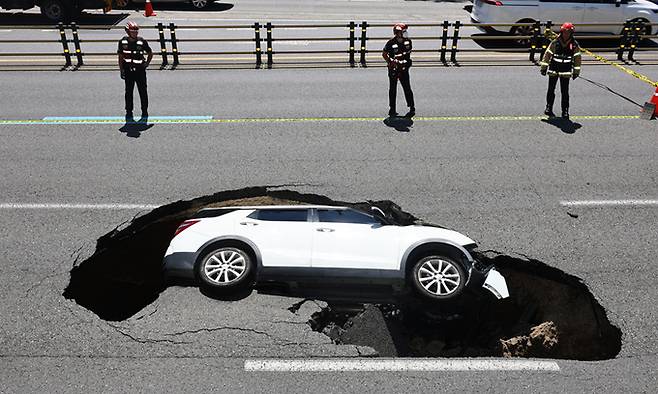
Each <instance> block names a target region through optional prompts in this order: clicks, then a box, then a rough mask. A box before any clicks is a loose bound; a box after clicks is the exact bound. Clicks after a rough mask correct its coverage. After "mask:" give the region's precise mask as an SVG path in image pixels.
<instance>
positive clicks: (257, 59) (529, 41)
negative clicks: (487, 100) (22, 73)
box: [0, 21, 658, 69]
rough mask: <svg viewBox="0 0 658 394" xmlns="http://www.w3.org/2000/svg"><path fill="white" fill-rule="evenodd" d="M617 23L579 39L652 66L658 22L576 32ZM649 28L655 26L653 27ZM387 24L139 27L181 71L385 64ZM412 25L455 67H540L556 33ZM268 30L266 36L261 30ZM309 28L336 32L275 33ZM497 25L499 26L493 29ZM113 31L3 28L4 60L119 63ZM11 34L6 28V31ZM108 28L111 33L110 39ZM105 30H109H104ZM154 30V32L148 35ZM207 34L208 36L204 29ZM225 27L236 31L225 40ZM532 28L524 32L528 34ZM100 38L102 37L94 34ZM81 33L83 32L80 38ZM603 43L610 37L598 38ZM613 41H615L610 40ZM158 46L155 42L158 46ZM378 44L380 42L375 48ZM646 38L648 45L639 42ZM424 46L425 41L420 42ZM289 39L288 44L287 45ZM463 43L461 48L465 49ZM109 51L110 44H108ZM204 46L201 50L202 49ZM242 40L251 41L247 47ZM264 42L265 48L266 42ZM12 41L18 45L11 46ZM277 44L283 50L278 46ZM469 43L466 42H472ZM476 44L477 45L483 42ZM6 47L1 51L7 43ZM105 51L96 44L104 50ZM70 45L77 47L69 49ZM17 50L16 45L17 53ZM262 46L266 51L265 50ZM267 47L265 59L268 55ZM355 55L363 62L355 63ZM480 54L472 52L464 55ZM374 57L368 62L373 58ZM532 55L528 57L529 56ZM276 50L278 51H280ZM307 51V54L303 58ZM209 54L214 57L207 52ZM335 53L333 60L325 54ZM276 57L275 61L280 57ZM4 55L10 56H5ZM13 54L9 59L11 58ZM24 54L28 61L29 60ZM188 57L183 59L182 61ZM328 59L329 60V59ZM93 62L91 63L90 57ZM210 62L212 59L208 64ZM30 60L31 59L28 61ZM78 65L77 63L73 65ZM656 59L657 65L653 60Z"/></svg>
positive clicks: (430, 58) (166, 63)
mask: <svg viewBox="0 0 658 394" xmlns="http://www.w3.org/2000/svg"><path fill="white" fill-rule="evenodd" d="M604 25H605V26H616V27H618V28H619V30H620V34H618V35H583V34H580V35H578V34H577V35H576V38H577V39H578V40H581V41H582V40H587V41H588V43H597V42H606V43H607V44H608V45H604V46H600V47H596V46H594V47H592V46H591V45H590V46H589V49H590V50H592V51H596V52H599V53H601V52H606V53H610V54H613V55H615V54H616V59H617V60H619V61H624V62H628V61H631V62H636V63H639V62H642V63H643V64H644V63H646V64H655V62H657V61H658V59H656V58H653V57H644V58H642V59H636V58H635V55H636V54H637V53H638V52H642V53H643V54H645V55H653V54H655V53H656V52H658V45H656V43H655V42H654V41H650V40H651V39H655V38H658V35H651V34H648V33H650V32H652V31H654V30H655V27H656V26H657V25H658V24H647V23H641V22H633V21H627V22H626V23H624V24H587V25H585V24H582V25H578V26H576V29H577V31H579V30H580V29H579V28H581V27H585V26H598V27H601V26H604ZM649 26H651V27H650V28H649ZM473 27H478V28H482V29H485V30H488V34H470V35H464V34H463V33H462V31H463V29H464V28H473ZM3 28H4V29H10V30H13V29H17V30H25V31H26V32H31V31H36V29H40V30H39V31H40V32H41V33H44V32H50V31H51V29H46V30H45V31H43V26H39V27H37V26H5V27H3ZM383 28H387V29H390V24H381V23H378V24H377V23H368V22H367V21H362V22H358V23H357V22H355V21H350V22H349V23H345V24H279V23H272V22H267V23H265V24H261V23H259V22H255V23H253V24H248V25H246V24H245V25H190V26H177V25H176V24H174V23H169V24H164V23H158V24H157V25H153V26H142V28H141V29H142V30H141V34H142V35H143V36H144V37H145V38H146V39H147V40H149V41H150V42H152V43H153V44H152V46H154V47H155V51H154V54H156V55H158V54H157V48H158V47H159V50H160V53H159V56H158V57H159V59H160V61H159V63H160V68H161V69H176V68H178V67H179V66H180V65H183V64H185V65H187V64H189V65H197V66H199V65H206V66H208V65H229V66H230V65H243V66H245V65H246V66H250V67H256V68H272V67H273V66H274V65H275V60H276V64H277V65H279V64H280V65H291V64H293V65H304V64H305V65H318V64H320V65H322V64H324V65H328V64H334V65H339V66H350V67H357V66H361V67H367V66H369V65H371V64H377V63H379V64H380V65H381V64H383V60H382V59H381V56H379V54H380V53H381V48H382V47H383V43H384V42H386V41H387V40H389V39H390V38H391V35H386V36H384V35H378V32H382V31H383ZM410 28H412V29H415V30H416V31H418V32H420V31H421V29H423V31H426V30H428V29H429V32H430V33H429V34H419V35H416V34H414V35H412V40H413V41H414V43H416V44H415V45H414V46H415V48H414V53H416V55H415V56H418V54H422V55H421V57H422V56H423V55H425V56H424V59H420V60H416V59H415V62H419V61H420V62H421V63H423V62H425V63H431V64H436V65H445V66H454V65H463V64H468V63H473V62H476V63H485V64H486V63H492V62H493V60H492V59H493V58H494V57H496V55H498V56H501V55H504V54H508V56H512V57H513V58H507V59H500V58H498V59H497V60H496V62H505V61H508V62H509V61H513V62H517V63H518V62H523V61H528V62H531V63H534V64H536V63H537V62H538V61H539V59H540V58H541V56H542V55H543V53H544V51H545V50H546V48H547V46H548V43H549V38H548V37H549V35H548V34H547V32H549V31H551V30H555V29H556V26H555V25H553V23H551V21H547V22H543V23H542V22H535V23H517V24H500V23H499V24H476V23H462V22H460V21H456V22H449V21H443V22H442V23H416V24H412V25H410ZM263 29H264V30H265V32H264V34H263V32H262V30H263ZM304 29H325V31H339V34H334V35H332V36H328V37H327V36H312V35H307V36H299V35H293V36H289V35H285V34H279V35H275V32H284V31H286V32H287V31H300V30H304ZM493 29H496V30H493ZM113 30H123V27H121V26H84V27H83V26H78V25H76V24H75V23H71V24H67V25H64V24H62V23H60V24H58V25H57V26H56V27H55V29H53V30H52V31H56V32H58V34H59V38H58V39H54V38H53V39H47V38H41V39H3V38H2V36H1V35H2V34H3V33H0V48H1V49H2V50H1V51H0V65H2V66H5V65H7V64H11V65H13V66H14V67H16V66H26V65H40V64H37V63H38V62H39V60H41V61H43V62H45V63H47V65H53V64H57V65H61V66H62V67H63V68H64V69H79V68H81V67H83V66H85V64H87V65H89V64H90V63H92V64H93V65H98V66H103V65H105V66H107V65H110V66H112V65H116V58H113V56H116V43H117V41H118V39H119V37H118V36H119V35H120V34H119V33H115V32H113ZM183 30H195V31H203V33H204V35H203V36H197V34H198V33H196V34H195V35H188V36H184V35H183V34H180V35H179V34H177V32H180V31H183ZM498 30H504V31H510V30H512V31H517V32H520V33H517V34H511V33H501V32H499V31H498ZM3 31H7V30H3ZM108 31H109V33H110V34H111V35H112V37H111V38H109V37H108V35H109V34H108ZM101 32H105V34H101ZM152 32H153V34H151V33H152ZM206 32H207V33H208V34H207V35H205V33H206ZM227 32H230V33H231V34H237V36H233V37H227V34H226V33H227ZM526 33H527V34H526ZM98 35H101V37H94V36H98ZM81 36H84V37H81ZM601 40H605V41H601ZM469 41H470V42H474V43H475V44H476V45H470V46H469V47H464V43H466V42H469ZM611 41H612V42H613V44H612V45H610V42H611ZM156 42H157V43H158V44H159V45H158V44H155V43H156ZM300 42H303V43H306V44H305V45H307V46H310V48H305V49H295V50H293V49H285V47H286V46H289V45H294V44H298V43H300ZM374 42H380V43H381V45H377V46H376V47H374V48H373V43H374ZM643 42H648V43H649V45H643V46H641V44H642V43H643ZM55 43H57V44H58V45H59V46H60V48H61V49H60V50H57V51H50V52H43V51H42V49H41V48H43V46H44V45H47V46H48V48H49V49H50V47H51V46H52V44H55ZM418 43H424V44H425V45H418ZM226 44H232V45H234V46H235V45H238V46H241V47H240V48H238V49H241V50H236V49H235V48H233V50H216V49H217V47H219V46H221V45H226ZM286 44H288V45H286ZM321 44H325V45H326V44H330V45H333V47H330V48H326V47H322V46H321ZM460 44H461V46H460ZM26 45H33V46H35V45H36V46H39V49H38V50H35V49H30V50H21V48H23V47H24V46H26ZM108 45H109V46H110V48H111V49H106V47H107V46H108ZM199 45H204V47H202V48H199ZM245 45H248V46H249V48H247V47H246V46H245ZM263 45H264V47H263ZM7 46H10V47H11V48H13V51H12V50H9V51H7V50H6V49H7ZM277 46H279V48H276V47H277ZM467 46H468V45H467ZM478 46H479V47H478ZM3 47H4V48H3ZM101 47H102V49H99V48H101ZM71 48H72V50H71ZM17 49H18V50H17ZM263 49H264V50H263ZM263 51H264V52H265V57H263ZM357 53H358V61H357ZM469 53H471V54H475V57H473V56H470V57H469V56H468V55H467V54H469ZM369 54H373V56H372V57H371V58H370V59H368V55H369ZM524 54H527V57H524V56H525V55H524ZM275 55H276V56H275ZM300 55H302V57H300ZM209 56H210V57H209ZM327 56H331V57H327ZM61 57H63V58H64V63H63V64H61V63H58V61H57V59H58V58H61ZM275 58H276V59H275ZM3 59H5V60H4V61H3ZM9 59H12V60H9ZM21 59H31V60H29V62H28V61H27V60H26V61H21ZM183 59H185V62H183ZM327 59H329V60H330V61H327ZM92 60H93V62H92ZM209 60H210V61H212V63H207V61H209ZM30 62H31V63H30ZM74 62H75V64H74ZM651 62H654V63H651Z"/></svg>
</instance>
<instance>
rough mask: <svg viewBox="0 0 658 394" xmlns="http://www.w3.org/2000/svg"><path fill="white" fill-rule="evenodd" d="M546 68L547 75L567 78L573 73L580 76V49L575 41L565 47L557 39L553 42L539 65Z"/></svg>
mask: <svg viewBox="0 0 658 394" xmlns="http://www.w3.org/2000/svg"><path fill="white" fill-rule="evenodd" d="M540 65H541V66H542V68H545V67H548V75H551V76H559V77H562V78H569V77H571V76H572V75H573V73H576V74H580V47H579V46H578V43H577V42H576V41H575V40H571V41H569V42H568V43H567V44H566V45H564V44H562V42H561V41H560V40H559V39H556V40H553V41H552V42H551V44H550V45H549V47H548V48H547V49H546V52H545V53H544V58H543V59H542V62H541V63H540Z"/></svg>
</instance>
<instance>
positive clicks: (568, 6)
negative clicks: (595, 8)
mask: <svg viewBox="0 0 658 394" xmlns="http://www.w3.org/2000/svg"><path fill="white" fill-rule="evenodd" d="M584 12H585V2H584V0H539V19H540V20H541V21H542V22H548V21H551V22H553V25H556V28H557V29H558V30H559V28H560V25H561V24H563V23H564V22H571V23H573V24H579V23H583V14H584ZM577 28H578V27H577ZM554 30H555V29H554Z"/></svg>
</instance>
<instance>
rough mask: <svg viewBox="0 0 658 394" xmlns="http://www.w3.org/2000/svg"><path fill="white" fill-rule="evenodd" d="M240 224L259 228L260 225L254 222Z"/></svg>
mask: <svg viewBox="0 0 658 394" xmlns="http://www.w3.org/2000/svg"><path fill="white" fill-rule="evenodd" d="M240 224H241V225H243V226H258V223H254V222H240Z"/></svg>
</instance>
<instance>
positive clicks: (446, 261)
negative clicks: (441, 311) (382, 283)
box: [409, 255, 467, 300]
mask: <svg viewBox="0 0 658 394" xmlns="http://www.w3.org/2000/svg"><path fill="white" fill-rule="evenodd" d="M409 279H410V282H411V285H412V286H413V288H414V290H415V291H416V292H417V293H418V294H419V295H421V296H422V297H424V298H428V299H431V300H452V299H455V298H457V297H458V296H459V295H460V294H461V293H462V291H463V289H464V286H465V284H466V279H467V277H466V270H465V269H464V267H462V265H461V264H460V263H458V262H456V261H455V260H454V259H452V258H450V257H446V256H440V255H431V256H427V257H423V258H421V259H420V260H418V261H417V262H416V263H415V264H414V266H413V269H412V270H411V275H410V278H409Z"/></svg>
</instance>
